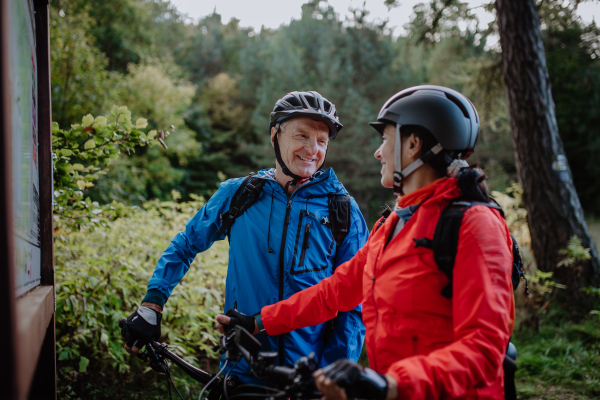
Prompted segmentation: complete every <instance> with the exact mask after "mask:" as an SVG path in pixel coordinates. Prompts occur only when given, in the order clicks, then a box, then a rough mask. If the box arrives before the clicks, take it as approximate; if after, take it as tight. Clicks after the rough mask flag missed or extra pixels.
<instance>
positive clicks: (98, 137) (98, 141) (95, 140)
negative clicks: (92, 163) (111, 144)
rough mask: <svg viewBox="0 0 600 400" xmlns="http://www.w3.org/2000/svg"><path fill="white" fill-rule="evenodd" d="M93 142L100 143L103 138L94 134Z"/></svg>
mask: <svg viewBox="0 0 600 400" xmlns="http://www.w3.org/2000/svg"><path fill="white" fill-rule="evenodd" d="M94 143H96V144H97V145H101V144H102V143H104V138H103V137H102V136H99V135H96V136H94Z"/></svg>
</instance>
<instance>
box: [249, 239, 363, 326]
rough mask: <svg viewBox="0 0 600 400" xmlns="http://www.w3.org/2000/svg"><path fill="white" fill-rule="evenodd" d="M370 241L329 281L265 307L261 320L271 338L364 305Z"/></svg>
mask: <svg viewBox="0 0 600 400" xmlns="http://www.w3.org/2000/svg"><path fill="white" fill-rule="evenodd" d="M368 245H369V242H368V241H367V243H366V244H365V246H364V247H363V248H362V249H360V250H359V251H358V252H357V253H356V254H355V255H354V257H352V258H351V259H350V260H348V261H346V262H345V263H343V264H342V265H340V266H339V267H337V269H336V270H335V273H334V274H333V275H331V276H330V277H329V278H326V279H323V280H322V281H321V282H319V283H318V284H316V285H314V286H311V287H309V288H308V289H304V290H303V291H301V292H298V293H296V294H294V295H293V296H291V297H290V298H289V299H287V300H283V301H280V302H277V303H275V304H272V305H269V306H265V307H263V308H262V309H261V313H260V314H261V319H262V323H263V325H264V327H265V330H266V331H267V333H268V334H269V335H280V334H282V333H287V332H291V331H293V330H296V329H299V328H304V327H306V326H313V325H317V324H320V323H323V322H325V321H328V320H330V319H331V318H333V317H335V316H336V315H337V313H338V311H349V310H352V309H353V308H354V307H356V306H358V305H359V304H360V303H362V293H363V292H362V289H363V288H362V277H363V269H364V266H365V263H366V251H367V250H366V249H367V247H368Z"/></svg>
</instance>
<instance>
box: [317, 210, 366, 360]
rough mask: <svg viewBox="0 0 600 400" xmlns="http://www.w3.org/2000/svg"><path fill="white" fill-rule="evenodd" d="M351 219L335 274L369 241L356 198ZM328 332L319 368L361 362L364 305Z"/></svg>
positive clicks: (347, 313)
mask: <svg viewBox="0 0 600 400" xmlns="http://www.w3.org/2000/svg"><path fill="white" fill-rule="evenodd" d="M350 220H351V221H352V223H351V225H350V231H349V232H348V235H347V236H346V238H345V239H344V242H343V243H342V244H341V245H340V247H339V248H337V249H336V254H335V259H336V266H335V270H334V274H335V273H337V272H336V271H337V268H338V267H339V266H341V265H342V264H344V263H345V262H346V261H348V260H350V259H351V258H352V257H353V256H354V255H355V254H356V253H358V251H359V250H360V249H361V248H362V247H363V246H364V245H365V243H366V242H367V240H368V238H369V231H368V228H367V224H366V222H365V220H364V218H363V216H362V214H361V212H360V210H359V208H358V204H356V202H355V201H354V199H352V215H351V219H350ZM360 291H362V288H361V289H360ZM361 301H362V298H361ZM327 330H328V332H327V333H326V334H325V335H326V343H325V348H324V349H323V353H322V355H321V357H320V360H319V367H325V366H327V365H329V364H331V363H333V362H335V361H337V360H339V359H342V358H347V359H350V360H353V361H358V358H359V357H360V352H361V350H362V347H363V343H364V340H365V326H364V324H363V322H362V304H359V305H358V306H356V307H355V308H354V309H352V310H350V311H342V312H339V313H338V315H337V317H335V318H334V319H332V320H330V321H329V322H328V323H327Z"/></svg>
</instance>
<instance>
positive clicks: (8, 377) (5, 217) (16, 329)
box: [0, 0, 56, 400]
mask: <svg viewBox="0 0 600 400" xmlns="http://www.w3.org/2000/svg"><path fill="white" fill-rule="evenodd" d="M28 4H31V3H27V2H25V1H23V0H3V1H1V2H0V301H2V304H3V309H4V314H3V321H2V324H3V326H2V327H1V329H0V343H3V344H4V347H5V351H4V357H3V362H2V363H0V387H2V394H1V397H2V398H3V399H18V400H24V399H27V398H30V399H56V351H55V348H56V340H55V328H54V326H55V319H54V309H55V289H54V262H53V259H54V252H53V237H52V235H53V230H52V198H53V197H52V194H53V186H52V185H53V184H52V110H51V99H50V48H49V45H50V41H49V39H50V38H49V13H48V7H49V4H48V0H35V1H34V2H33V4H34V6H33V10H31V9H30V8H29V6H28ZM17 6H18V7H24V8H25V9H26V12H27V11H29V14H28V15H26V16H25V17H26V18H27V17H28V18H30V21H31V23H29V21H28V23H29V24H30V25H33V29H34V31H33V40H34V42H35V43H34V44H31V47H32V50H33V49H34V48H35V54H33V53H32V63H33V68H34V74H35V77H36V78H37V79H36V80H37V83H35V82H34V85H33V86H32V87H33V88H35V90H34V91H33V93H34V94H35V96H37V104H36V102H35V98H34V100H33V110H34V111H37V113H34V114H33V116H32V117H33V120H34V121H36V119H37V132H36V131H34V138H37V143H36V142H35V140H34V141H33V146H34V147H33V149H32V150H30V152H33V153H32V154H33V155H32V156H30V157H33V159H34V160H35V161H37V170H38V171H39V174H38V175H39V176H38V178H39V181H38V182H39V183H38V189H39V190H38V191H39V193H36V194H37V195H39V196H38V197H39V208H38V212H39V220H38V228H39V248H40V260H39V262H40V279H39V286H35V285H36V284H37V283H33V284H32V285H30V286H28V287H26V288H24V290H21V292H20V293H23V291H25V290H29V291H28V292H26V293H23V294H22V296H21V297H19V298H17V297H16V291H15V289H16V287H15V283H16V281H15V280H16V274H15V265H16V262H17V254H16V251H15V226H16V225H15V215H14V204H13V199H14V197H13V196H14V194H15V190H19V184H20V182H14V179H15V178H14V175H13V170H14V169H15V168H20V167H18V166H15V165H14V162H15V158H14V154H13V150H14V149H13V143H12V141H13V134H14V132H13V130H14V126H15V125H14V123H15V122H17V121H13V116H14V115H15V113H14V111H15V110H19V112H21V113H23V114H22V115H29V116H31V110H30V109H19V107H21V108H23V107H25V106H24V104H28V103H27V102H23V99H22V96H21V100H19V101H14V96H13V95H14V93H12V87H13V86H12V82H13V80H14V79H16V78H17V76H15V75H16V74H17V73H19V71H15V69H14V64H11V63H12V62H13V61H14V60H13V59H11V57H13V56H14V51H15V46H17V47H18V48H17V50H21V49H23V47H22V46H23V44H22V43H23V42H22V41H16V40H14V36H11V35H14V34H15V33H14V32H15V29H13V28H14V27H15V25H14V24H16V23H19V21H14V20H12V19H11V15H12V11H14V9H15V8H14V7H17ZM11 7H12V8H11ZM21 15H22V14H21ZM15 43H18V45H15ZM11 49H12V50H11ZM26 50H27V53H28V52H29V47H27V49H26ZM11 51H13V53H11ZM21 58H22V57H21ZM26 58H27V57H26ZM35 96H34V97H35ZM16 115H19V113H17V114H16ZM17 126H18V125H17ZM33 129H35V123H34V125H33ZM17 140H20V139H19V138H18V137H17ZM17 143H18V142H17ZM36 145H37V153H36V147H35V146H36ZM36 157H37V158H36ZM24 160H27V159H24ZM29 160H31V158H30V159H29ZM29 203H31V201H30V202H29ZM19 204H20V203H19ZM30 206H31V204H30ZM34 221H35V220H34ZM34 232H35V231H34ZM30 263H34V264H35V263H36V260H30Z"/></svg>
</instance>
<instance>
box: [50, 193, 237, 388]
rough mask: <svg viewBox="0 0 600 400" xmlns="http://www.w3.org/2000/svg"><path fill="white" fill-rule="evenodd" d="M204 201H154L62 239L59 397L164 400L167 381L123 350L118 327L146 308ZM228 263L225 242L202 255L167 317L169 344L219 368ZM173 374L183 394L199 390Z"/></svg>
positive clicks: (198, 363) (58, 263)
mask: <svg viewBox="0 0 600 400" xmlns="http://www.w3.org/2000/svg"><path fill="white" fill-rule="evenodd" d="M174 197H175V198H176V196H174ZM202 203H203V201H202V199H201V198H196V199H195V201H192V202H187V203H176V202H174V201H172V202H158V201H155V202H150V203H146V204H145V205H144V207H143V208H137V209H134V210H133V211H131V212H130V213H128V215H127V216H125V217H123V218H120V219H118V220H115V221H112V222H110V223H109V226H107V227H98V228H96V229H94V230H93V231H88V232H72V233H69V234H67V235H60V236H57V237H56V245H55V257H56V258H55V263H56V282H57V287H56V294H57V311H56V341H57V356H58V369H59V374H58V382H59V397H60V398H64V399H75V398H110V397H112V398H144V399H146V398H153V396H156V398H161V396H162V397H163V398H164V394H165V391H166V384H165V382H164V377H163V376H162V375H161V376H159V375H158V374H156V373H154V372H152V371H151V370H149V368H148V367H147V366H146V365H144V364H142V363H141V362H140V361H139V360H138V359H137V358H134V357H130V356H129V355H128V354H127V353H126V352H125V351H124V350H123V349H122V345H123V343H122V341H121V339H120V330H119V329H118V326H117V325H118V321H119V320H120V319H121V318H124V317H126V316H127V315H129V314H130V313H131V312H132V311H133V310H134V309H135V307H136V306H138V305H139V304H140V302H141V300H142V298H143V297H144V295H145V293H146V284H147V282H148V280H149V279H150V277H151V275H152V271H153V270H154V266H155V265H156V262H157V261H158V258H159V257H160V255H161V253H162V251H163V250H164V249H165V248H166V247H167V245H168V244H169V242H170V240H171V239H172V238H173V236H174V235H175V234H176V233H177V232H178V231H181V230H182V229H183V228H184V226H185V223H186V222H187V220H188V219H189V218H190V217H192V216H193V215H194V214H195V213H196V211H197V210H198V209H199V208H200V207H201V206H202ZM227 260H228V253H227V244H225V243H224V242H218V243H216V244H215V245H214V246H213V247H212V248H211V249H210V250H209V251H207V252H204V253H202V254H199V255H198V257H196V260H195V261H194V262H193V263H192V266H191V268H190V270H189V272H188V273H187V275H186V277H185V279H184V280H183V281H182V283H181V284H179V285H178V286H177V288H176V289H175V292H174V295H173V297H172V298H171V299H170V300H169V301H168V303H167V305H166V307H165V311H164V314H163V324H162V327H163V329H162V334H163V338H162V340H163V341H166V342H168V343H169V348H170V349H171V350H172V351H173V352H175V353H177V354H178V355H180V356H181V357H183V358H184V359H185V360H186V361H188V362H189V363H191V364H194V365H196V366H201V367H202V368H206V367H207V364H208V365H210V360H213V363H212V364H213V366H216V361H215V360H216V355H215V354H214V353H213V352H212V350H211V348H212V346H214V345H215V344H216V343H217V342H216V340H217V338H218V336H217V331H216V330H215V329H214V328H213V321H214V316H215V315H216V314H217V313H218V312H219V311H220V310H221V309H222V306H223V300H224V299H223V296H222V294H223V293H224V288H225V276H226V270H227ZM173 370H174V371H173V372H175V373H176V375H175V376H174V378H175V381H176V384H177V386H178V388H179V390H180V391H182V390H183V391H184V392H186V394H187V395H190V394H191V393H193V392H197V387H196V386H197V385H195V384H194V383H193V382H190V381H189V380H186V379H185V378H184V377H182V376H181V374H178V375H177V371H175V370H177V368H176V367H175V368H173Z"/></svg>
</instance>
